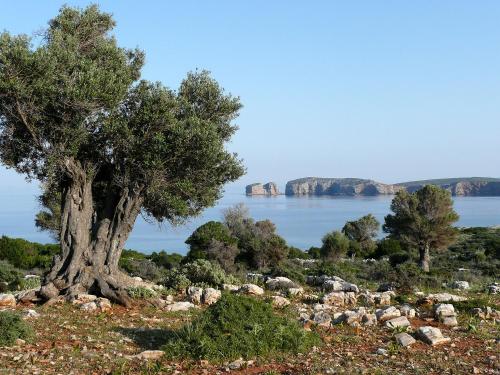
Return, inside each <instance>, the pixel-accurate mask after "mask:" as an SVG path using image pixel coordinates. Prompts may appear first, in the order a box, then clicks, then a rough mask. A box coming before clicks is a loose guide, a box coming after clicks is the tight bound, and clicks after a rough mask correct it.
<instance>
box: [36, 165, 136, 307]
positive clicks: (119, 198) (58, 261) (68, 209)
mask: <svg viewBox="0 0 500 375" xmlns="http://www.w3.org/2000/svg"><path fill="white" fill-rule="evenodd" d="M68 170H69V173H68V175H69V177H70V178H69V182H68V184H67V186H66V188H65V190H64V191H63V202H62V210H61V236H60V238H61V254H60V255H58V256H56V257H55V258H54V261H53V264H52V268H51V270H50V271H49V273H48V274H47V275H46V276H45V278H44V281H43V284H42V288H41V290H40V295H41V297H43V298H45V299H47V300H50V299H52V298H55V297H57V296H59V295H63V296H66V297H68V298H71V297H73V296H74V295H76V294H78V293H85V292H88V293H91V294H96V295H100V296H103V297H106V298H109V299H110V300H112V301H114V302H117V303H120V304H123V305H126V306H127V305H128V304H129V302H130V300H129V297H128V295H127V292H126V290H125V288H126V286H127V284H128V283H129V282H130V280H131V278H130V277H129V276H127V275H125V274H124V273H122V272H120V271H119V269H118V261H119V259H120V255H121V252H122V250H123V246H124V245H125V242H126V240H127V238H128V235H129V233H130V232H131V230H132V228H133V226H134V223H135V220H136V218H137V215H138V214H139V212H140V210H141V205H142V199H143V198H142V197H141V188H136V189H129V188H123V189H122V190H121V191H119V192H113V193H110V194H109V197H108V199H107V201H106V202H105V204H104V207H103V208H101V211H102V212H97V211H96V209H95V207H94V202H93V197H92V182H93V181H92V179H91V178H89V176H88V174H87V173H85V171H84V169H83V168H81V167H80V166H78V165H77V164H71V165H70V166H69V168H68Z"/></svg>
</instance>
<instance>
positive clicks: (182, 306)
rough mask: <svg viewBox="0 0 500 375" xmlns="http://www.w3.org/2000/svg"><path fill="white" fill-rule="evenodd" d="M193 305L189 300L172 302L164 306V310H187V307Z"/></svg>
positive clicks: (190, 307) (192, 306) (189, 307)
mask: <svg viewBox="0 0 500 375" xmlns="http://www.w3.org/2000/svg"><path fill="white" fill-rule="evenodd" d="M194 307H195V305H194V304H192V303H191V302H174V303H172V304H171V305H168V306H167V307H165V310H166V311H170V312H173V311H188V310H189V309H192V308H194Z"/></svg>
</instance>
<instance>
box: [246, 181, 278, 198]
mask: <svg viewBox="0 0 500 375" xmlns="http://www.w3.org/2000/svg"><path fill="white" fill-rule="evenodd" d="M245 192H246V194H247V195H269V196H271V195H280V194H281V193H280V192H279V190H278V186H277V185H276V183H274V182H268V183H267V184H261V183H260V182H258V183H255V184H250V185H247V187H246V189H245Z"/></svg>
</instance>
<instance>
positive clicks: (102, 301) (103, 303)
mask: <svg viewBox="0 0 500 375" xmlns="http://www.w3.org/2000/svg"><path fill="white" fill-rule="evenodd" d="M95 303H96V304H97V308H98V309H99V310H100V311H101V312H107V311H110V310H111V302H109V299H107V298H97V299H96V300H95Z"/></svg>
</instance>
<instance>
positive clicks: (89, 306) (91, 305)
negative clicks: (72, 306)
mask: <svg viewBox="0 0 500 375" xmlns="http://www.w3.org/2000/svg"><path fill="white" fill-rule="evenodd" d="M80 309H82V310H83V311H87V312H90V311H96V310H97V304H96V303H95V302H85V303H82V304H81V305H80Z"/></svg>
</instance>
